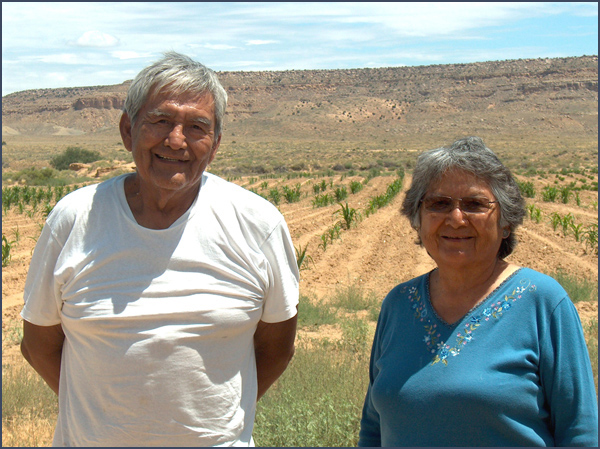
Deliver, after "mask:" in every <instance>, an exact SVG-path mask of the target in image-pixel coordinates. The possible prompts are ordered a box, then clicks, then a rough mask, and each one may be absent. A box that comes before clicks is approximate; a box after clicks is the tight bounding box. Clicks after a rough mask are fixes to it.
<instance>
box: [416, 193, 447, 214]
mask: <svg viewBox="0 0 600 449" xmlns="http://www.w3.org/2000/svg"><path fill="white" fill-rule="evenodd" d="M423 206H425V210H428V211H429V212H447V211H449V210H450V209H452V198H450V197H447V196H430V197H429V198H425V199H424V200H423Z"/></svg>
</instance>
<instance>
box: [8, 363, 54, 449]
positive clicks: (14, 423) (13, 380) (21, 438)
mask: <svg viewBox="0 0 600 449" xmlns="http://www.w3.org/2000/svg"><path fill="white" fill-rule="evenodd" d="M57 415H58V398H57V396H56V395H55V394H54V392H53V391H52V390H51V389H50V388H49V387H48V386H47V385H46V383H45V382H44V381H43V380H42V378H41V377H40V376H39V375H37V373H35V372H34V371H33V369H32V368H31V367H29V365H19V366H18V367H15V366H10V365H8V366H4V365H3V366H2V445H3V446H21V447H36V446H41V445H49V443H50V442H51V440H52V433H51V432H52V430H53V429H54V425H55V423H56V417H57Z"/></svg>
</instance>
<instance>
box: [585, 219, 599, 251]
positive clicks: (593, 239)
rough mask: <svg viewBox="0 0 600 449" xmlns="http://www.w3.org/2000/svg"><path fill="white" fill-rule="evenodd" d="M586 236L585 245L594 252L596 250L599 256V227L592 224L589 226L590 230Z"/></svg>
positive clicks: (586, 232)
mask: <svg viewBox="0 0 600 449" xmlns="http://www.w3.org/2000/svg"><path fill="white" fill-rule="evenodd" d="M584 236H585V245H586V246H589V247H590V249H591V250H592V251H593V250H594V249H595V250H596V254H598V225H597V224H592V225H590V226H588V229H587V230H586V231H585V233H584Z"/></svg>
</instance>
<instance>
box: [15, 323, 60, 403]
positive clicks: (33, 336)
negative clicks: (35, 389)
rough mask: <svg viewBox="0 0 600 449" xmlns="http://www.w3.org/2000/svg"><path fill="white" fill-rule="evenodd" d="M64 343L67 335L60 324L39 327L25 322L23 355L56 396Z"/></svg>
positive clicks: (22, 342)
mask: <svg viewBox="0 0 600 449" xmlns="http://www.w3.org/2000/svg"><path fill="white" fill-rule="evenodd" d="M64 341H65V334H64V332H63V330H62V326H61V325H60V324H57V325H55V326H37V325H35V324H31V323H30V322H29V321H26V320H23V340H22V341H21V353H22V354H23V357H25V360H27V361H28V362H29V364H30V365H31V366H32V367H33V369H35V370H36V371H37V372H38V374H39V375H40V376H42V378H43V379H44V380H45V381H46V383H47V384H48V385H49V386H50V388H52V390H53V391H54V392H55V393H56V394H58V381H59V378H60V358H61V355H62V348H63V343H64Z"/></svg>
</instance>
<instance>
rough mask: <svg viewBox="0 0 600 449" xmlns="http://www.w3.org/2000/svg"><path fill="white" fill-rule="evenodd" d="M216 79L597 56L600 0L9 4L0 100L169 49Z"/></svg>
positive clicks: (93, 80) (98, 80)
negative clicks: (237, 74)
mask: <svg viewBox="0 0 600 449" xmlns="http://www.w3.org/2000/svg"><path fill="white" fill-rule="evenodd" d="M167 50H175V51H179V52H181V53H185V54H187V55H189V56H191V57H192V58H194V59H196V60H198V61H200V62H202V63H204V64H205V65H207V66H209V67H211V68H212V69H214V70H217V71H239V70H246V71H255V70H293V69H347V68H363V67H395V66H414V65H430V64H452V63H469V62H478V61H495V60H505V59H520V58H546V57H565V56H582V55H597V54H598V3H596V2H577V3H575V2H568V3H567V2H556V3H540V2H529V3H528V2H505V3H491V2H481V3H457V2H443V3H433V2H416V3H407V2H397V3H395V2H385V3H369V2H354V3H341V2H319V3H298V2H290V3H284V2H270V3H258V2H251V3H229V2H228V3H216V2H190V3H177V2H144V3H142V2H118V3H117V2H115V3H102V2H74V3H59V2H44V3H21V2H2V95H3V96H4V95H6V94H9V93H12V92H16V91H21V90H27V89H40V88H54V87H75V86H95V85H108V84H118V83H121V82H123V81H125V80H128V79H132V78H133V77H134V76H135V75H136V74H137V72H138V71H139V70H140V69H142V68H143V67H144V66H146V65H148V64H149V63H150V62H152V61H154V60H156V59H158V58H159V57H160V56H161V53H162V52H164V51H167Z"/></svg>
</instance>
